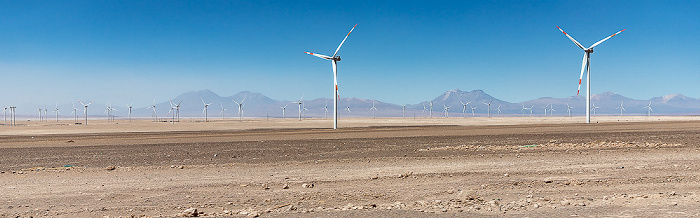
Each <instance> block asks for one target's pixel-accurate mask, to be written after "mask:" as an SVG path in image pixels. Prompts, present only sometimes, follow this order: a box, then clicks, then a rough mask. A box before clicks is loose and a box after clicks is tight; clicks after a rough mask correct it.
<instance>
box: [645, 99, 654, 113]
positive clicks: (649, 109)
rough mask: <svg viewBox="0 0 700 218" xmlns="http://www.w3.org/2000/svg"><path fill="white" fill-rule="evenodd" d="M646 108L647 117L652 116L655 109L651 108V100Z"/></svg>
mask: <svg viewBox="0 0 700 218" xmlns="http://www.w3.org/2000/svg"><path fill="white" fill-rule="evenodd" d="M644 108H646V109H647V117H648V116H651V112H654V110H652V109H651V101H649V105H647V106H644Z"/></svg>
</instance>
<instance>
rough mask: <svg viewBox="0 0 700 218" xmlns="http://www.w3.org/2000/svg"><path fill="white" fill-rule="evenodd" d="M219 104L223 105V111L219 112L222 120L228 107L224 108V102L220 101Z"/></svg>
mask: <svg viewBox="0 0 700 218" xmlns="http://www.w3.org/2000/svg"><path fill="white" fill-rule="evenodd" d="M219 104H220V105H221V112H219V114H221V120H224V111H226V110H228V109H226V108H224V104H222V103H219Z"/></svg>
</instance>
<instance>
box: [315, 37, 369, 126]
mask: <svg viewBox="0 0 700 218" xmlns="http://www.w3.org/2000/svg"><path fill="white" fill-rule="evenodd" d="M356 26H357V24H355V26H353V27H352V29H350V32H348V35H346V36H345V38H344V39H343V41H342V42H340V45H338V48H337V49H335V53H333V56H332V57H329V56H326V55H322V54H315V53H311V52H308V51H307V52H306V53H307V54H310V55H313V56H316V57H319V58H323V59H326V60H331V61H332V62H331V64H332V66H333V86H334V88H333V129H338V99H339V98H340V96H339V95H338V61H340V56H339V55H338V51H339V50H340V47H341V46H343V43H345V40H346V39H348V36H350V33H352V31H353V30H354V29H355V27H356Z"/></svg>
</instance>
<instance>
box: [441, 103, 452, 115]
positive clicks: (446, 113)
mask: <svg viewBox="0 0 700 218" xmlns="http://www.w3.org/2000/svg"><path fill="white" fill-rule="evenodd" d="M442 107H443V108H445V109H443V111H445V118H448V117H450V108H451V107H452V106H449V107H448V106H447V105H442Z"/></svg>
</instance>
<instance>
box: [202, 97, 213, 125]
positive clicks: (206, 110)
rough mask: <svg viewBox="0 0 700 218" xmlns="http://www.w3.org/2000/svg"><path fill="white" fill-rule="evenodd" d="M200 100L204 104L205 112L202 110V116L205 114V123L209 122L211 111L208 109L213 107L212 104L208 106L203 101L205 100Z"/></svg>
mask: <svg viewBox="0 0 700 218" xmlns="http://www.w3.org/2000/svg"><path fill="white" fill-rule="evenodd" d="M199 99H201V100H202V104H204V110H202V114H204V122H209V119H208V117H209V111H208V109H209V105H211V103H209V104H207V103H206V102H204V99H203V98H199Z"/></svg>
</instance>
